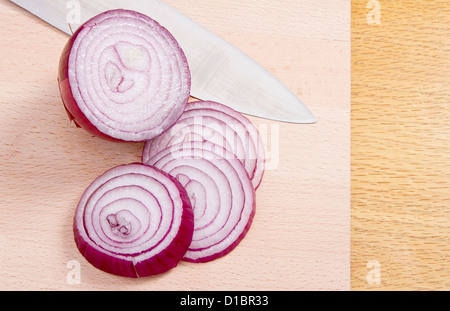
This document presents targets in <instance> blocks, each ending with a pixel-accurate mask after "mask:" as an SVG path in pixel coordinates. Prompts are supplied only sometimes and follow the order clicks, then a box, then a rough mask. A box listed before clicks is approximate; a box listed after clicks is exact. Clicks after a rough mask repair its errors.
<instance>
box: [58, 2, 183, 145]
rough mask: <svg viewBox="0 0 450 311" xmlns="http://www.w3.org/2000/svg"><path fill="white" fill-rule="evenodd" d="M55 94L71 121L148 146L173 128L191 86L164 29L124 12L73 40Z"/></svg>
mask: <svg viewBox="0 0 450 311" xmlns="http://www.w3.org/2000/svg"><path fill="white" fill-rule="evenodd" d="M58 81H59V88H60V93H61V97H62V100H63V103H64V106H65V107H66V110H67V112H68V114H69V116H70V118H71V119H72V120H73V121H74V122H75V124H76V125H77V126H79V127H82V128H84V129H86V130H87V131H89V132H90V133H92V134H94V135H96V136H99V137H102V138H105V139H108V140H113V141H117V140H119V141H146V140H149V139H152V138H153V137H156V136H158V135H159V134H161V133H162V132H163V131H165V130H166V129H167V128H169V127H170V126H171V125H172V124H173V123H175V122H176V121H177V119H178V118H179V117H180V115H181V114H182V112H183V111H184V108H185V105H186V104H187V102H188V99H189V94H190V87H191V78H190V71H189V66H188V62H187V59H186V56H185V54H184V53H183V51H182V49H181V47H180V46H179V44H178V43H177V41H176V40H175V38H174V37H173V36H172V35H171V34H170V33H169V31H168V30H167V29H165V28H164V27H162V26H161V25H160V24H158V23H157V22H156V21H154V20H153V19H151V18H150V17H148V16H146V15H143V14H141V13H138V12H134V11H129V10H122V9H118V10H111V11H106V12H104V13H101V14H99V15H97V16H95V17H93V18H92V19H90V20H89V21H87V22H86V23H85V24H83V25H82V26H81V27H80V28H78V30H77V31H76V32H75V33H74V34H73V36H72V37H71V38H70V40H69V41H68V42H67V44H66V46H65V48H64V50H63V52H62V55H61V59H60V64H59V76H58Z"/></svg>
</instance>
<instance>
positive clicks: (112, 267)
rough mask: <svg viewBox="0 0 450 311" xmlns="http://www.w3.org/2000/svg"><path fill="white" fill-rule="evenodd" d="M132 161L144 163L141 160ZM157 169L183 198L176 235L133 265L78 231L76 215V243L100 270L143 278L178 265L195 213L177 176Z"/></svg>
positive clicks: (191, 228) (184, 249)
mask: <svg viewBox="0 0 450 311" xmlns="http://www.w3.org/2000/svg"><path fill="white" fill-rule="evenodd" d="M132 164H137V165H143V164H142V163H132ZM154 169H155V170H157V171H159V172H160V173H162V174H163V175H165V176H166V177H167V178H169V179H170V180H171V181H172V182H173V183H174V184H175V185H176V187H177V188H178V190H179V192H180V197H181V200H182V202H183V213H182V216H181V225H180V228H179V231H178V233H177V235H176V237H175V238H174V239H173V240H172V242H171V244H169V246H168V247H167V248H166V249H165V250H164V251H162V252H160V253H159V254H157V255H155V256H153V257H151V258H149V259H147V260H143V261H140V262H138V263H137V264H135V265H134V264H133V263H132V262H131V261H129V260H124V259H120V258H117V257H112V256H105V254H104V253H102V252H100V251H98V250H97V249H95V248H94V247H92V246H91V245H89V243H87V242H86V241H85V240H84V239H83V238H82V236H81V234H80V233H79V230H78V227H77V222H76V218H74V222H73V232H74V240H75V244H76V246H77V248H78V250H79V252H80V253H81V254H82V255H83V257H84V258H85V259H86V260H87V261H88V262H89V263H90V264H92V265H93V266H94V267H96V268H98V269H99V270H102V271H104V272H107V273H110V274H114V275H118V276H122V277H127V278H140V277H149V276H155V275H158V274H163V273H166V272H168V271H169V270H171V269H173V268H175V267H176V266H177V265H178V263H179V262H180V261H181V259H182V258H183V256H184V254H185V253H186V250H187V249H188V247H189V245H190V244H191V241H192V236H193V232H194V213H193V211H192V205H191V202H190V199H189V197H188V194H187V192H186V190H185V189H184V187H183V186H182V185H181V183H180V182H179V181H178V180H176V179H175V178H173V177H172V176H170V175H169V174H167V173H166V172H163V171H161V170H159V169H157V168H154Z"/></svg>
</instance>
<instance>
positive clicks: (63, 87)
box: [58, 26, 123, 142]
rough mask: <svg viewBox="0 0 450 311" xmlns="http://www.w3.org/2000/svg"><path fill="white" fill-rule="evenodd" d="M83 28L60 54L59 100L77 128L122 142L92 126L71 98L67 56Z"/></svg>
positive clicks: (81, 27)
mask: <svg viewBox="0 0 450 311" xmlns="http://www.w3.org/2000/svg"><path fill="white" fill-rule="evenodd" d="M81 29H83V26H80V27H79V28H78V29H77V30H76V31H75V33H74V34H73V35H72V36H71V37H70V39H69V40H68V41H67V43H66V45H65V46H64V49H63V51H62V53H61V57H60V60H59V68H58V86H59V92H60V94H61V99H62V102H63V104H64V108H65V109H66V111H67V114H68V116H69V119H70V121H73V122H74V123H75V125H76V126H77V127H81V128H83V129H84V130H86V131H87V132H89V133H90V134H92V135H94V136H96V137H99V138H102V139H105V140H108V141H112V142H123V141H122V140H119V139H117V138H113V137H111V136H109V135H106V134H105V133H103V132H101V131H99V130H98V129H97V127H95V125H93V124H92V123H91V122H90V121H89V120H88V119H87V118H86V116H85V115H84V113H83V112H82V111H81V110H80V108H79V107H78V104H77V102H76V101H75V99H74V98H73V94H72V89H71V88H70V83H69V55H70V51H71V49H72V45H73V43H74V42H75V40H76V38H77V37H78V34H79V33H80V31H81Z"/></svg>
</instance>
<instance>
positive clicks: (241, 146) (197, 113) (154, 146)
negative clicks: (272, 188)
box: [142, 101, 265, 189]
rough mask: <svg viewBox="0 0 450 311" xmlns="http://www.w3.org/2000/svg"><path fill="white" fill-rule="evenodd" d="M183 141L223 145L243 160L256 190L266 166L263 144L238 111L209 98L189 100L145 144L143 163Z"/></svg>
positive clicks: (255, 130) (253, 127) (247, 120)
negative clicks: (163, 129) (167, 125)
mask: <svg viewBox="0 0 450 311" xmlns="http://www.w3.org/2000/svg"><path fill="white" fill-rule="evenodd" d="M183 141H211V142H213V143H214V144H217V145H220V146H222V147H224V148H225V149H227V150H228V151H230V152H232V153H233V154H234V155H236V156H237V157H238V159H239V160H240V161H241V162H242V164H243V165H244V167H245V169H246V171H247V173H248V174H249V176H250V178H251V180H252V184H253V186H254V187H255V189H257V188H258V186H259V185H260V183H261V181H262V177H263V174H264V166H265V151H264V146H263V143H262V140H261V137H260V135H259V133H258V130H257V129H256V127H255V126H254V125H253V124H252V123H251V121H250V120H249V119H247V118H246V117H245V116H244V115H242V114H241V113H239V112H237V111H235V110H233V109H232V108H230V107H228V106H225V105H222V104H220V103H217V102H212V101H197V102H192V103H188V104H187V106H186V109H185V112H184V113H183V114H182V115H181V117H180V119H179V120H178V121H177V122H176V123H175V124H174V125H173V126H172V128H170V129H169V130H168V131H166V132H165V133H163V134H162V135H160V136H158V137H156V138H155V139H153V140H151V141H148V142H147V143H146V144H145V146H144V150H143V154H142V162H143V163H146V162H148V161H149V159H150V158H151V157H153V156H154V155H156V154H157V153H158V152H160V151H161V150H163V149H166V148H168V147H170V146H171V145H174V144H178V143H181V142H183Z"/></svg>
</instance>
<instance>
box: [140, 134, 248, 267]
mask: <svg viewBox="0 0 450 311" xmlns="http://www.w3.org/2000/svg"><path fill="white" fill-rule="evenodd" d="M147 164H148V165H153V166H155V167H157V168H159V169H161V170H163V171H165V172H167V173H168V174H170V175H172V176H173V177H175V178H176V179H178V181H179V182H180V183H181V184H182V185H183V186H184V187H185V189H186V191H187V193H188V196H189V198H190V201H191V204H192V208H193V211H194V234H193V237H192V242H191V244H190V246H189V248H188V251H187V252H186V254H185V256H184V258H183V260H185V261H190V262H208V261H212V260H214V259H217V258H219V257H222V256H224V255H226V254H228V253H229V252H231V251H232V250H233V249H234V248H235V247H236V246H237V245H238V244H239V243H240V241H241V240H242V239H243V238H244V237H245V235H246V234H247V232H248V230H249V229H250V226H251V223H252V220H253V217H254V214H255V189H254V188H253V185H252V183H251V180H250V178H249V176H248V174H247V172H246V171H245V168H244V167H243V166H242V163H241V162H240V161H239V159H238V158H236V156H234V155H233V154H231V153H230V152H228V151H227V150H225V149H224V148H222V147H221V146H218V145H215V144H213V143H211V142H185V143H181V144H178V145H173V146H171V147H169V148H167V149H164V150H162V151H161V152H159V153H158V154H156V155H155V156H154V157H152V158H151V159H149V161H148V162H147Z"/></svg>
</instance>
